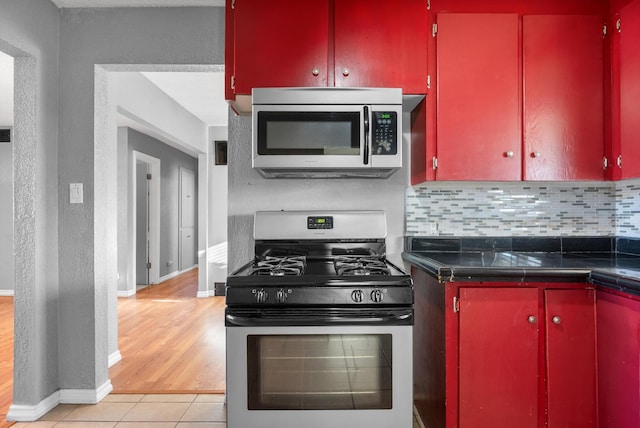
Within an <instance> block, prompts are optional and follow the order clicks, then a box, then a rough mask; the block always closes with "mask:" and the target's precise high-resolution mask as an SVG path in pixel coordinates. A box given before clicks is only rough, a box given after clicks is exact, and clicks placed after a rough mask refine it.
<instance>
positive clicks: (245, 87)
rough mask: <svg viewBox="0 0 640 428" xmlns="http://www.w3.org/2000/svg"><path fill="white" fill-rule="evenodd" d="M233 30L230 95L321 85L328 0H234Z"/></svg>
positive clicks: (326, 45) (325, 65)
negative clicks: (231, 87) (233, 90)
mask: <svg viewBox="0 0 640 428" xmlns="http://www.w3.org/2000/svg"><path fill="white" fill-rule="evenodd" d="M234 33H235V34H234V36H235V37H234V39H235V40H234V55H233V57H234V67H233V68H234V83H235V93H236V94H250V93H251V89H252V88H258V87H278V86H327V82H328V78H327V75H328V70H327V68H328V53H329V42H328V41H329V0H272V1H264V0H236V2H235V9H234ZM314 70H316V71H317V73H314ZM316 74H317V75H316Z"/></svg>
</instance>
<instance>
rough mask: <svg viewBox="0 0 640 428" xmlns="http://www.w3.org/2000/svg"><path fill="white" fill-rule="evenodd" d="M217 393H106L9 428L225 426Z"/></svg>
mask: <svg viewBox="0 0 640 428" xmlns="http://www.w3.org/2000/svg"><path fill="white" fill-rule="evenodd" d="M226 420H227V416H226V411H225V404H224V395H221V394H144V395H143V394H110V395H109V396H107V397H106V398H105V399H104V400H102V401H101V402H100V403H98V404H95V405H79V404H60V405H59V406H58V407H56V408H55V409H53V410H51V411H50V412H49V413H47V414H46V415H44V416H43V417H42V418H40V419H39V420H38V421H37V422H18V423H16V424H15V425H13V426H12V427H11V428H23V427H24V428H51V427H55V428H85V427H86V428H226V426H227V423H226Z"/></svg>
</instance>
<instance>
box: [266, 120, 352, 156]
mask: <svg viewBox="0 0 640 428" xmlns="http://www.w3.org/2000/svg"><path fill="white" fill-rule="evenodd" d="M359 128H360V113H358V112H264V111H261V112H259V113H258V154H260V155H355V156H359V155H360V135H359V132H358V130H359Z"/></svg>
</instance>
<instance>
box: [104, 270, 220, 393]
mask: <svg viewBox="0 0 640 428" xmlns="http://www.w3.org/2000/svg"><path fill="white" fill-rule="evenodd" d="M197 290H198V270H197V269H194V270H191V271H189V272H186V273H184V274H182V275H180V276H178V277H175V278H172V279H170V280H168V281H165V282H163V283H162V284H158V285H153V286H150V287H147V288H144V289H142V290H139V291H138V292H137V294H136V296H135V297H129V298H119V299H118V328H119V332H118V347H119V349H120V353H121V354H122V360H121V361H120V362H119V363H117V364H115V365H114V366H113V367H111V369H110V370H109V376H110V377H111V383H112V384H113V390H114V392H119V393H122V392H138V393H140V392H142V393H149V392H174V393H175V392H200V393H202V392H224V390H225V332H224V297H209V298H204V299H203V298H200V299H199V298H197V297H195V296H196V293H197Z"/></svg>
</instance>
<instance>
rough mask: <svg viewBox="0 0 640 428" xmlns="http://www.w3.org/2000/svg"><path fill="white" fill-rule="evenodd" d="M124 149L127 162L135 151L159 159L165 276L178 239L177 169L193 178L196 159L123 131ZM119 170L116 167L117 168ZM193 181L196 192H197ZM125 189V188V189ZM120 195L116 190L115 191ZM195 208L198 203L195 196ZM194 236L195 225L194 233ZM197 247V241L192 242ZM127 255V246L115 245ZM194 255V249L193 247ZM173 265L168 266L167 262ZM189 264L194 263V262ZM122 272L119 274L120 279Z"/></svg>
mask: <svg viewBox="0 0 640 428" xmlns="http://www.w3.org/2000/svg"><path fill="white" fill-rule="evenodd" d="M127 129H128V131H127V133H128V136H127V141H128V149H127V160H128V162H132V152H133V150H136V151H138V152H142V153H144V154H147V155H149V156H153V157H155V158H158V159H160V165H161V166H160V170H161V175H162V177H161V181H160V203H161V207H160V276H161V277H163V276H166V275H168V274H170V273H172V272H174V271H176V270H177V269H178V248H179V241H180V240H179V236H180V224H179V219H178V212H179V209H178V208H179V202H180V198H179V193H180V167H183V168H187V169H190V170H191V171H193V172H194V173H195V174H196V176H197V174H198V160H197V159H196V158H194V157H191V156H189V155H187V154H185V153H184V152H181V151H180V150H176V149H174V148H173V147H170V146H168V145H166V144H164V143H162V142H161V141H158V140H156V139H155V138H152V137H149V136H148V135H145V134H142V133H140V132H138V131H136V130H133V129H129V128H127ZM118 169H120V167H118ZM197 184H198V183H197V182H196V189H197ZM128 188H129V186H127V188H126V189H128ZM118 192H120V189H118ZM195 203H196V206H197V203H198V200H197V193H196V201H195ZM194 233H195V234H196V235H197V233H198V232H197V224H196V230H195V232H194ZM196 245H197V242H196ZM121 251H122V252H124V253H125V254H126V253H127V243H126V242H118V254H120V252H121ZM194 253H197V246H195V245H194ZM169 261H171V262H173V263H172V264H171V265H170V266H168V265H167V262H169ZM193 263H194V264H195V263H197V260H195V259H194V261H193ZM125 274H126V272H120V277H121V278H122V276H123V275H125Z"/></svg>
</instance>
